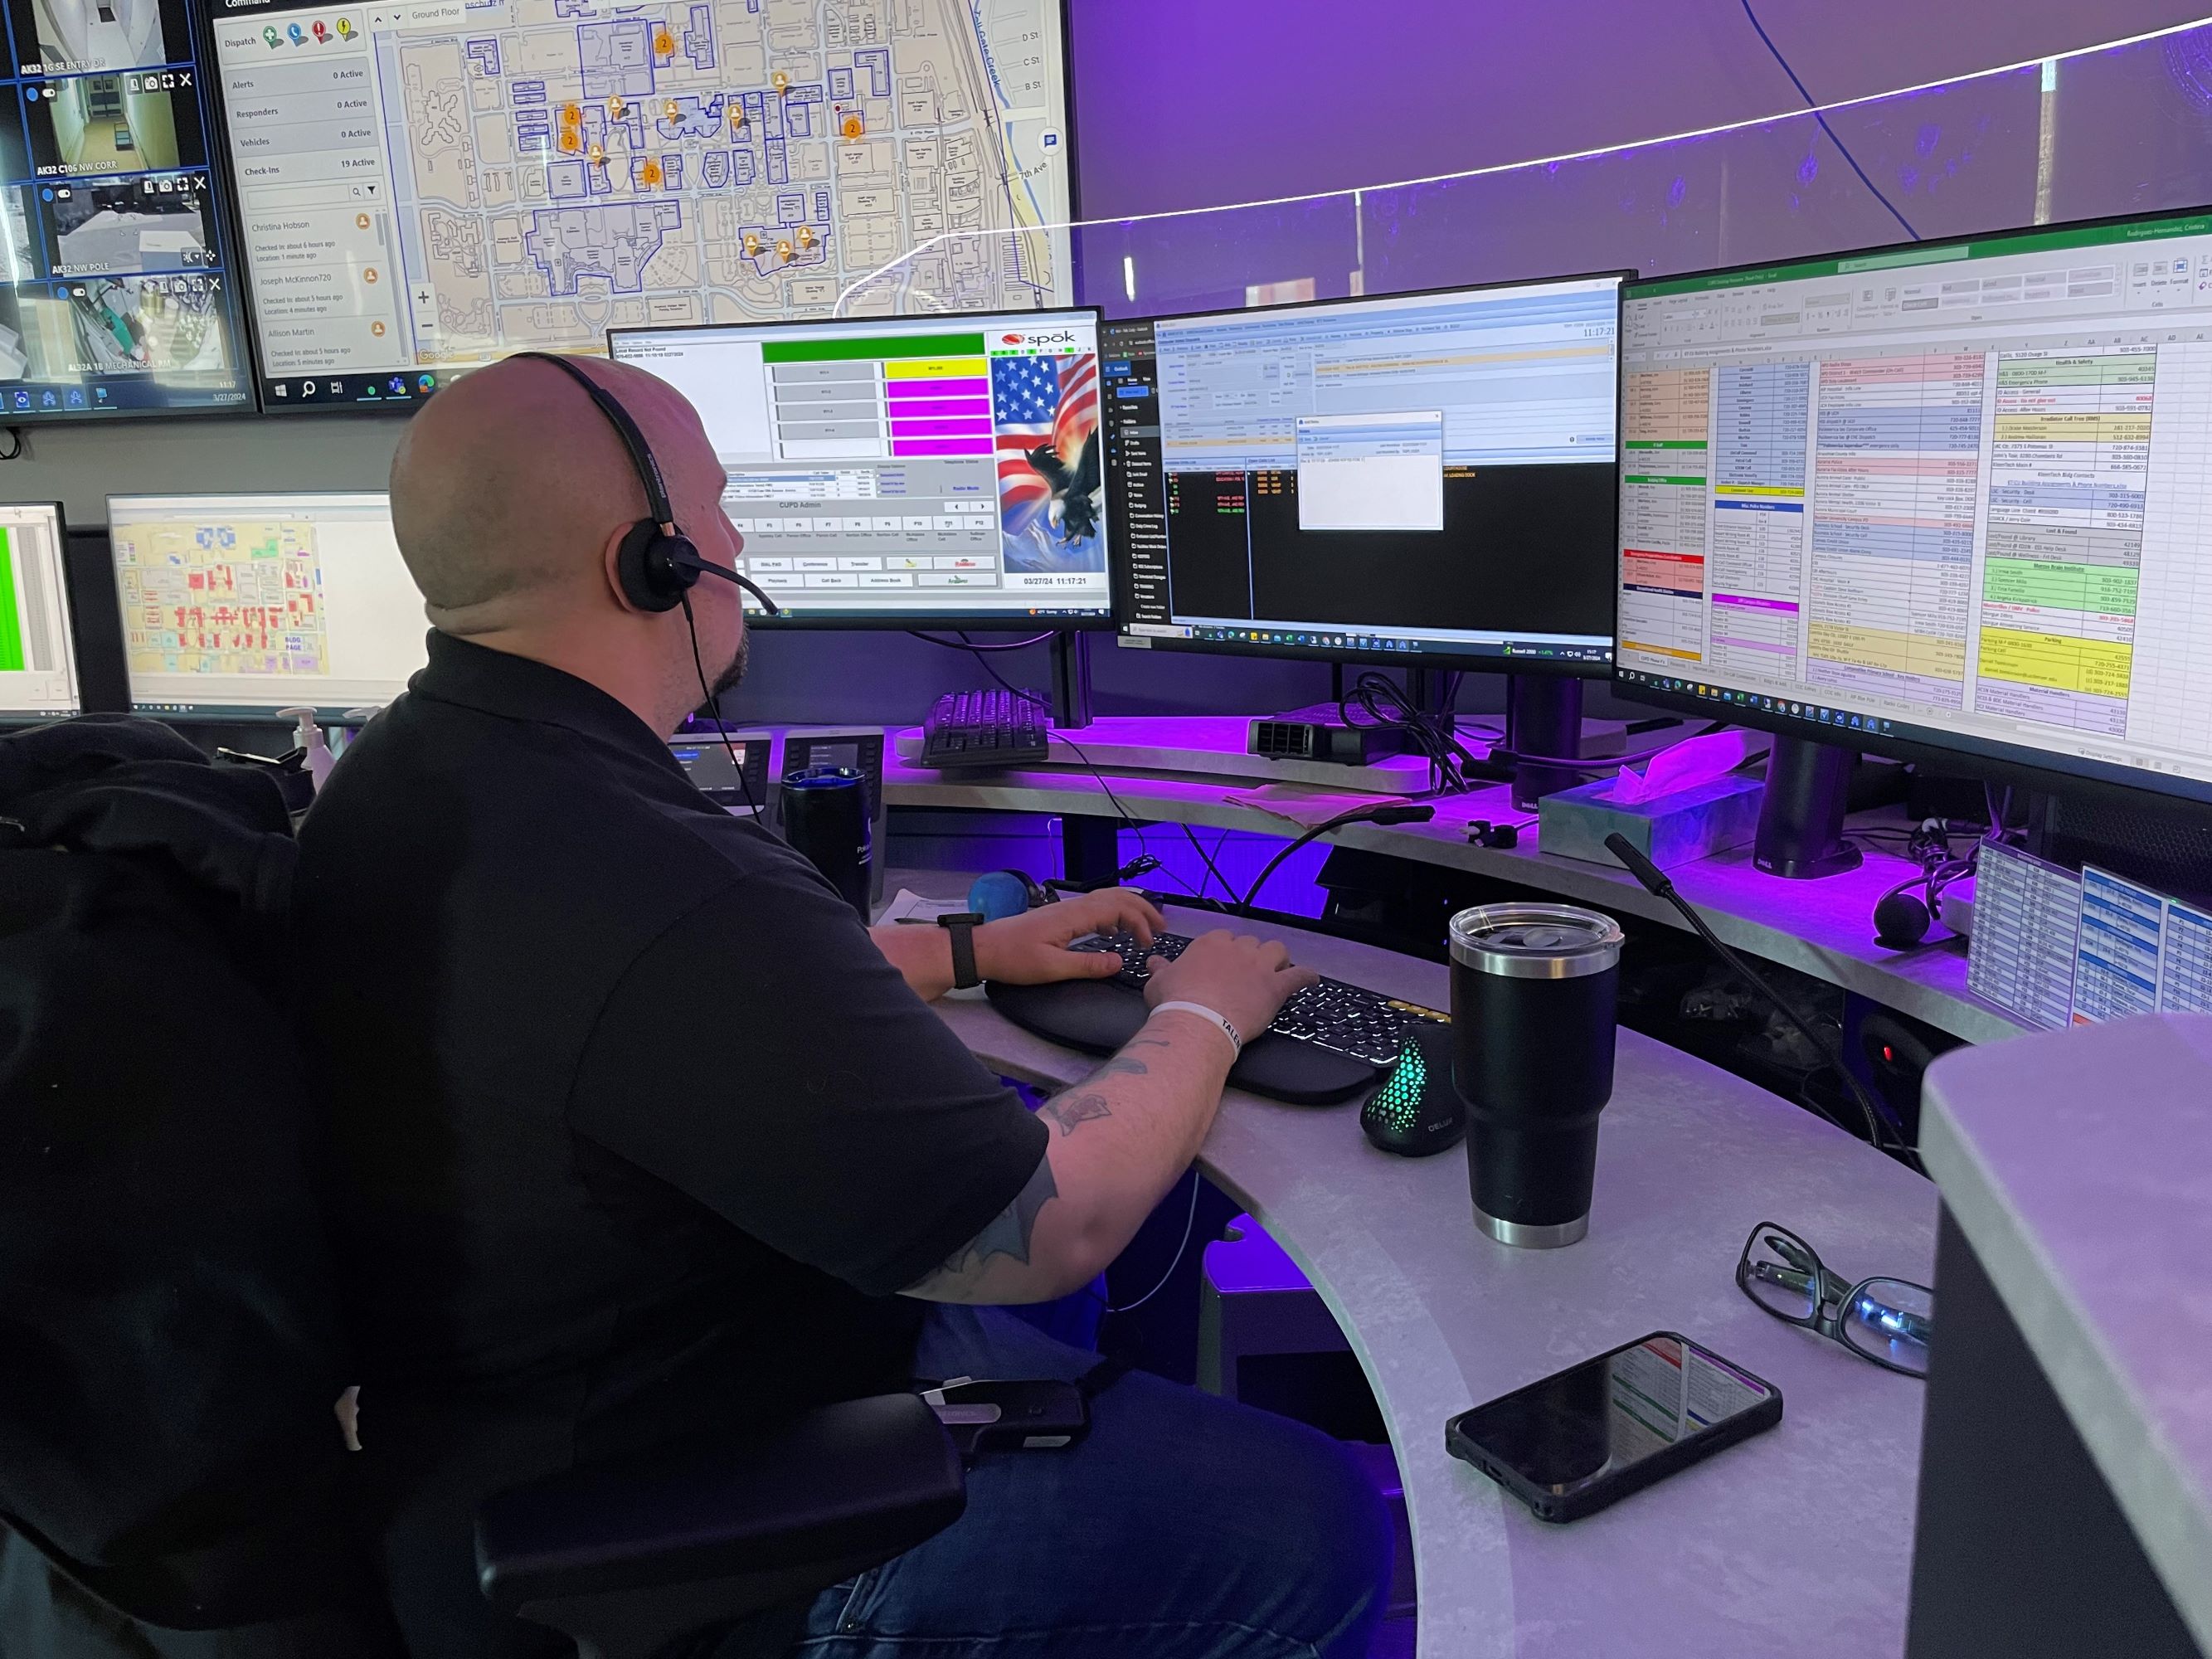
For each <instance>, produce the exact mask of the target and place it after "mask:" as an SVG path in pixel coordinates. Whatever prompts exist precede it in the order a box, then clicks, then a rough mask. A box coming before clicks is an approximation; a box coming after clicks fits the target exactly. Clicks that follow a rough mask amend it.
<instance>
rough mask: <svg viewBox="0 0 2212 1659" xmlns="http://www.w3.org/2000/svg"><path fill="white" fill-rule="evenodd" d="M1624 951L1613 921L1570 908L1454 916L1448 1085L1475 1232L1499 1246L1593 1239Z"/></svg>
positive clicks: (1489, 909)
mask: <svg viewBox="0 0 2212 1659" xmlns="http://www.w3.org/2000/svg"><path fill="white" fill-rule="evenodd" d="M1620 943H1621V932H1620V923H1619V922H1617V921H1613V918H1612V917H1611V916H1607V915H1600V914H1599V913H1598V912H1596V911H1595V910H1583V909H1577V908H1575V907H1574V906H1572V905H1566V904H1485V905H1478V906H1476V907H1475V908H1473V909H1471V910H1462V911H1461V912H1460V913H1459V914H1458V915H1455V916H1454V917H1453V918H1452V920H1451V957H1452V976H1451V1002H1452V1007H1451V1012H1452V1081H1453V1082H1454V1084H1455V1085H1457V1087H1458V1089H1459V1092H1460V1094H1461V1096H1462V1098H1463V1099H1465V1101H1466V1102H1467V1114H1468V1133H1467V1163H1468V1183H1469V1185H1470V1186H1471V1187H1472V1188H1473V1189H1474V1219H1475V1225H1477V1226H1479V1227H1480V1228H1481V1229H1482V1231H1485V1232H1486V1233H1488V1234H1489V1235H1490V1236H1491V1237H1492V1238H1494V1239H1496V1240H1497V1241H1498V1243H1501V1244H1512V1245H1517V1246H1520V1247H1522V1249H1556V1248H1558V1247H1559V1246H1560V1245H1563V1244H1571V1243H1575V1241H1576V1240H1577V1239H1579V1238H1581V1237H1583V1234H1584V1233H1586V1232H1588V1231H1589V1210H1590V1186H1591V1183H1592V1182H1593V1181H1594V1179H1595V1176H1596V1173H1597V1129H1598V1114H1599V1113H1600V1112H1601V1111H1603V1110H1604V1109H1605V1103H1606V1102H1607V1100H1609V1099H1611V1098H1612V1097H1613V1042H1614V1024H1613V1014H1614V1004H1615V999H1616V995H1617V993H1618V990H1619V987H1620Z"/></svg>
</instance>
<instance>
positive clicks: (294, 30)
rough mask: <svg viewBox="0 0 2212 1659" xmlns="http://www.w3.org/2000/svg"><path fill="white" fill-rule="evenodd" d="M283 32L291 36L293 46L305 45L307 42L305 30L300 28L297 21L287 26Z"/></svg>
mask: <svg viewBox="0 0 2212 1659" xmlns="http://www.w3.org/2000/svg"><path fill="white" fill-rule="evenodd" d="M284 33H287V34H289V35H290V36H291V37H292V44H293V45H294V46H305V45H306V44H307V30H305V29H303V28H301V27H300V26H299V25H298V24H297V23H295V24H293V25H292V26H291V27H289V28H287V29H286V30H285V31H284Z"/></svg>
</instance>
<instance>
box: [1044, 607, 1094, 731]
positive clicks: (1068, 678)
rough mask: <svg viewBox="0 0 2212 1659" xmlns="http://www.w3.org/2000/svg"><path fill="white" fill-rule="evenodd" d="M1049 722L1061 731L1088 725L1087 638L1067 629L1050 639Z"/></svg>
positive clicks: (1089, 703)
mask: <svg viewBox="0 0 2212 1659" xmlns="http://www.w3.org/2000/svg"><path fill="white" fill-rule="evenodd" d="M1052 723H1053V725H1054V726H1056V727H1058V728H1059V729H1060V731H1062V732H1079V731H1081V730H1082V729H1083V728H1084V727H1085V726H1088V725H1090V724H1091V635H1088V634H1080V633H1078V632H1076V631H1075V630H1074V629H1071V628H1063V629H1060V632H1058V633H1057V634H1054V635H1053V636H1052Z"/></svg>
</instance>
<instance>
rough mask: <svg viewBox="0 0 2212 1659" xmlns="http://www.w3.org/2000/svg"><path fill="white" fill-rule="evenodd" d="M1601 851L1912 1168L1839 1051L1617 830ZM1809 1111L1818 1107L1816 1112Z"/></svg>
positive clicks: (1877, 1141)
mask: <svg viewBox="0 0 2212 1659" xmlns="http://www.w3.org/2000/svg"><path fill="white" fill-rule="evenodd" d="M1605 850H1606V851H1607V852H1608V853H1610V854H1613V857H1615V858H1617V859H1619V860H1620V862H1621V865H1622V867H1623V868H1625V869H1626V871H1627V872H1628V873H1629V874H1630V875H1632V876H1633V877H1635V878H1636V879H1637V881H1638V884H1641V886H1642V887H1643V889H1644V891H1645V892H1647V893H1649V894H1650V895H1651V896H1652V897H1654V898H1660V899H1664V900H1666V901H1667V902H1668V903H1669V904H1671V905H1673V906H1674V908H1675V909H1676V910H1678V911H1680V913H1681V916H1682V920H1683V921H1686V922H1688V923H1689V924H1690V927H1691V930H1692V932H1694V933H1696V934H1697V936H1698V937H1699V939H1703V940H1705V944H1706V945H1708V946H1710V947H1711V950H1712V952H1713V954H1714V955H1715V956H1717V957H1719V958H1720V959H1721V960H1722V961H1723V963H1726V964H1727V965H1728V968H1729V971H1730V972H1732V973H1734V974H1735V975H1737V976H1738V977H1739V978H1741V979H1742V980H1743V981H1745V982H1746V983H1747V984H1748V985H1749V986H1750V987H1752V989H1753V990H1754V991H1756V992H1758V993H1759V995H1761V996H1762V997H1765V999H1766V1000H1767V1001H1769V1002H1771V1003H1772V1004H1773V1005H1774V1006H1776V1007H1777V1008H1778V1009H1780V1010H1781V1011H1782V1016H1783V1018H1785V1019H1787V1020H1788V1021H1789V1022H1790V1024H1792V1025H1794V1026H1796V1028H1797V1034H1798V1035H1799V1036H1802V1037H1803V1038H1804V1039H1805V1041H1806V1042H1809V1043H1811V1044H1812V1045H1813V1051H1814V1053H1815V1054H1819V1055H1820V1056H1821V1057H1822V1058H1823V1059H1825V1060H1826V1061H1827V1062H1828V1066H1829V1067H1830V1069H1832V1071H1833V1072H1834V1073H1836V1075H1837V1076H1838V1077H1839V1078H1841V1079H1843V1080H1844V1086H1845V1087H1846V1088H1848V1089H1849V1090H1850V1091H1851V1098H1852V1099H1853V1100H1855V1101H1857V1103H1858V1108H1859V1110H1860V1111H1861V1112H1863V1113H1864V1114H1865V1115H1866V1127H1867V1139H1869V1141H1871V1142H1872V1143H1873V1144H1874V1145H1875V1146H1876V1147H1887V1148H1893V1149H1894V1150H1895V1151H1897V1152H1901V1153H1904V1154H1905V1156H1906V1157H1907V1158H1910V1159H1911V1161H1912V1163H1913V1164H1914V1166H1915V1167H1916V1168H1917V1166H1918V1164H1919V1159H1918V1158H1917V1156H1916V1155H1915V1154H1914V1153H1913V1152H1912V1149H1911V1147H1909V1146H1905V1143H1904V1142H1903V1141H1901V1140H1898V1139H1894V1138H1893V1139H1890V1140H1888V1141H1884V1140H1883V1139H1882V1135H1881V1123H1882V1117H1881V1112H1880V1111H1879V1110H1877V1109H1876V1108H1875V1102H1874V1097H1873V1096H1872V1095H1870V1094H1869V1093H1868V1092H1867V1087H1866V1085H1864V1084H1863V1083H1861V1082H1860V1081H1859V1080H1858V1079H1857V1077H1856V1076H1854V1075H1853V1074H1852V1073H1851V1068H1850V1066H1846V1065H1844V1056H1843V1054H1842V1051H1841V1050H1839V1049H1838V1048H1837V1047H1836V1046H1835V1045H1834V1044H1833V1043H1832V1042H1829V1041H1828V1040H1827V1039H1826V1038H1825V1037H1823V1036H1821V1035H1820V1033H1819V1032H1817V1031H1815V1030H1814V1029H1813V1027H1812V1025H1811V1024H1809V1023H1808V1022H1807V1021H1806V1020H1805V1019H1804V1018H1803V1017H1802V1016H1801V1015H1800V1014H1799V1013H1798V1012H1797V1011H1796V1009H1795V1008H1793V1007H1791V1006H1790V1004H1789V1003H1788V1002H1786V1001H1784V1000H1783V996H1782V994H1781V993H1780V992H1779V991H1778V990H1776V989H1775V988H1774V987H1772V986H1771V985H1769V984H1768V983H1767V982H1766V981H1765V980H1764V979H1762V978H1760V977H1759V975H1758V974H1756V973H1754V972H1753V970H1752V968H1751V964H1750V963H1747V962H1746V961H1745V960H1744V959H1743V958H1742V957H1740V956H1738V955H1736V953H1735V951H1732V950H1730V949H1729V947H1728V946H1727V945H1724V944H1723V943H1722V942H1721V937H1720V935H1719V934H1717V933H1715V932H1713V930H1712V929H1711V927H1707V926H1706V925H1705V918H1704V917H1703V916H1701V915H1699V914H1698V911H1697V908H1696V907H1695V906H1694V905H1692V903H1691V902H1689V901H1688V900H1687V899H1686V898H1684V897H1683V896H1681V894H1680V893H1678V892H1676V891H1675V890H1674V882H1673V881H1672V880H1671V879H1670V878H1668V875H1667V872H1665V871H1663V870H1662V869H1661V868H1660V867H1659V866H1657V865H1656V864H1654V863H1652V861H1651V860H1650V859H1648V858H1646V857H1645V856H1644V853H1643V851H1642V849H1641V848H1638V846H1637V845H1636V843H1635V842H1632V841H1631V840H1629V839H1628V837H1627V836H1624V835H1622V834H1621V833H1620V831H1619V830H1617V829H1616V830H1615V831H1613V834H1611V835H1609V836H1607V837H1606V838H1605ZM1815 1109H1818V1108H1817V1107H1816V1108H1815ZM1820 1115H1821V1116H1823V1117H1827V1114H1826V1112H1825V1111H1823V1112H1821V1113H1820ZM1829 1121H1831V1122H1834V1120H1833V1119H1832V1118H1831V1119H1829ZM1836 1127H1838V1128H1839V1129H1840V1128H1842V1127H1843V1125H1841V1124H1840V1123H1838V1124H1837V1125H1836Z"/></svg>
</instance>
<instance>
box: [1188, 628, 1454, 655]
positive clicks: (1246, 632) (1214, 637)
mask: <svg viewBox="0 0 2212 1659" xmlns="http://www.w3.org/2000/svg"><path fill="white" fill-rule="evenodd" d="M1187 637H1188V638H1190V639H1194V640H1211V641H1216V642H1218V643H1226V644H1231V645H1279V646H1284V647H1302V648H1304V649H1306V650H1310V651H1419V649H1420V648H1421V643H1420V641H1419V640H1396V639H1392V638H1390V637H1389V635H1382V634H1306V633H1289V632H1286V631H1285V630H1283V629H1273V628H1193V629H1190V630H1189V631H1188V635H1187Z"/></svg>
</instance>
